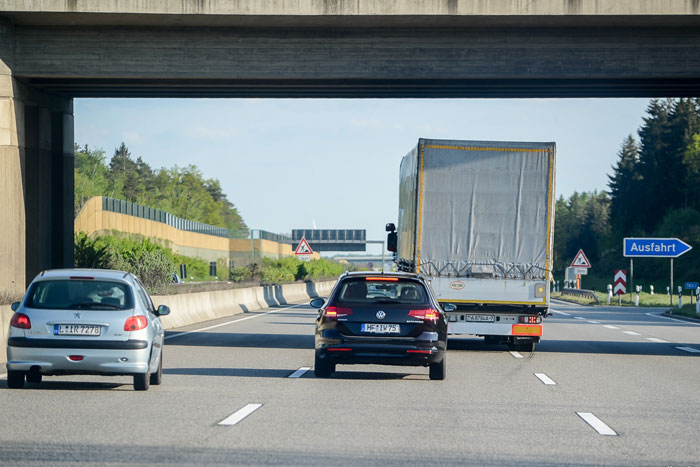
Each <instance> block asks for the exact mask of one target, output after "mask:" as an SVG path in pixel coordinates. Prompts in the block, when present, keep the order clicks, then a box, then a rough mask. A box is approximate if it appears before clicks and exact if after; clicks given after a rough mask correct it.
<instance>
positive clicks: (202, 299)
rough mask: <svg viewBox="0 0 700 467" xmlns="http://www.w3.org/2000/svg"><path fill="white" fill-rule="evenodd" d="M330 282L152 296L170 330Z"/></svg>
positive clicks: (323, 290)
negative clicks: (164, 312)
mask: <svg viewBox="0 0 700 467" xmlns="http://www.w3.org/2000/svg"><path fill="white" fill-rule="evenodd" d="M333 284H335V281H323V282H301V283H295V284H285V285H269V286H261V287H249V288H245V289H228V290H215V291H212V292H197V293H188V294H179V295H153V296H152V297H151V298H152V299H153V303H154V304H155V305H156V306H158V305H167V306H168V307H170V314H169V315H168V316H163V317H162V318H161V322H162V323H163V327H164V328H165V329H173V328H178V327H181V326H188V325H190V324H196V323H201V322H203V321H209V320H212V319H217V318H224V317H227V316H233V315H237V314H240V313H248V312H252V311H256V310H260V309H263V308H269V307H276V306H285V305H291V304H295V303H304V302H308V300H310V299H311V298H315V297H327V296H328V295H329V294H330V292H331V289H332V288H333ZM12 313H13V311H12V309H11V308H10V305H2V306H0V324H1V325H2V329H0V345H2V349H1V350H0V362H2V363H4V362H5V361H7V360H6V359H7V356H6V354H5V347H6V345H7V333H8V332H9V327H10V319H11V318H12ZM4 372H5V369H4V366H3V367H0V374H1V373H4Z"/></svg>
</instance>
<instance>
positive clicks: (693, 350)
mask: <svg viewBox="0 0 700 467" xmlns="http://www.w3.org/2000/svg"><path fill="white" fill-rule="evenodd" d="M676 348H677V349H678V350H683V351H685V352H690V353H700V350H698V349H694V348H692V347H676Z"/></svg>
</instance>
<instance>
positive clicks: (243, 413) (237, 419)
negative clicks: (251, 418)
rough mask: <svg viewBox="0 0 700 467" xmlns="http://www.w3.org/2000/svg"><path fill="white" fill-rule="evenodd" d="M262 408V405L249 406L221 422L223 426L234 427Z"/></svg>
mask: <svg viewBox="0 0 700 467" xmlns="http://www.w3.org/2000/svg"><path fill="white" fill-rule="evenodd" d="M260 407H262V404H248V405H246V406H245V407H243V408H242V409H240V410H238V411H236V412H234V413H232V414H231V415H229V416H228V417H226V418H224V419H223V420H221V421H220V422H219V425H221V426H232V425H235V424H236V423H238V422H240V421H241V420H243V419H244V418H246V417H247V416H248V415H250V414H252V413H253V412H255V411H256V410H258V409H259V408H260Z"/></svg>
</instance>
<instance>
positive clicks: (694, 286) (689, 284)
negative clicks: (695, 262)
mask: <svg viewBox="0 0 700 467" xmlns="http://www.w3.org/2000/svg"><path fill="white" fill-rule="evenodd" d="M698 285H699V284H698V283H697V282H686V283H685V287H684V288H685V290H695V289H697V288H698Z"/></svg>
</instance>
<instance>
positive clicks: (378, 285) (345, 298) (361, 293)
mask: <svg viewBox="0 0 700 467" xmlns="http://www.w3.org/2000/svg"><path fill="white" fill-rule="evenodd" d="M334 301H335V302H341V303H342V302H353V303H399V304H401V303H405V304H416V303H428V294H427V292H426V290H425V287H424V286H423V284H421V283H420V282H418V281H414V280H410V279H402V278H378V279H373V278H371V277H367V278H365V277H362V278H353V279H346V280H345V281H343V283H342V284H341V285H340V288H339V289H338V292H337V293H336V296H335V300H334Z"/></svg>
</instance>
